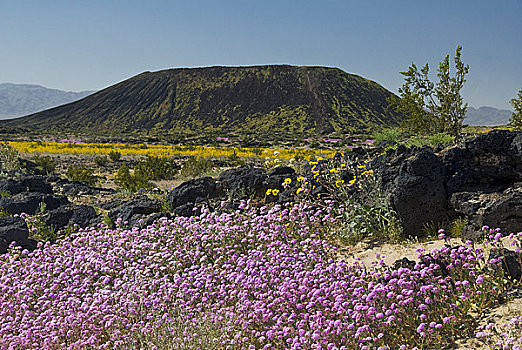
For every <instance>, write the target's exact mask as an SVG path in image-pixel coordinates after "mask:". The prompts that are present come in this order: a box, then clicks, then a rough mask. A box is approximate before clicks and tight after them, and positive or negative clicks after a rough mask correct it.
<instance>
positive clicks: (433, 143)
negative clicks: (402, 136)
mask: <svg viewBox="0 0 522 350" xmlns="http://www.w3.org/2000/svg"><path fill="white" fill-rule="evenodd" d="M454 143H455V136H452V135H448V134H446V133H437V134H433V135H430V136H421V135H416V136H414V137H412V138H410V139H409V140H408V141H407V142H406V143H405V145H406V146H407V147H411V146H416V147H424V146H430V147H437V146H442V147H446V146H450V145H452V144H454Z"/></svg>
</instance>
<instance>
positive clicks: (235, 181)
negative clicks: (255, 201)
mask: <svg viewBox="0 0 522 350" xmlns="http://www.w3.org/2000/svg"><path fill="white" fill-rule="evenodd" d="M266 178H267V174H266V169H263V168H250V167H241V168H237V169H230V170H225V171H224V172H222V173H221V174H220V175H219V177H218V179H217V180H218V182H219V183H220V184H221V186H222V188H223V190H225V191H227V192H228V193H230V195H231V196H232V197H233V198H240V197H252V196H253V197H258V198H259V197H262V196H263V195H264V193H265V191H266V189H265V190H264V188H265V186H263V181H265V180H266Z"/></svg>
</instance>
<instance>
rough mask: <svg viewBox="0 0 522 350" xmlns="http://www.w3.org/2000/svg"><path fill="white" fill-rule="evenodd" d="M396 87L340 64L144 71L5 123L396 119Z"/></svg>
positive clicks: (289, 126) (184, 125)
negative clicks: (390, 100)
mask: <svg viewBox="0 0 522 350" xmlns="http://www.w3.org/2000/svg"><path fill="white" fill-rule="evenodd" d="M390 95H391V92H389V91H388V90H386V89H385V88H383V87H382V86H381V85H379V84H377V83H375V82H373V81H370V80H367V79H364V78H362V77H360V76H357V75H353V74H348V73H345V72H343V71H342V70H340V69H337V68H326V67H295V66H255V67H208V68H181V69H169V70H163V71H159V72H152V73H151V72H145V73H142V74H139V75H137V76H135V77H132V78H130V79H128V80H125V81H123V82H120V83H118V84H116V85H113V86H111V87H108V88H106V89H104V90H102V91H99V92H97V93H95V94H93V95H91V96H88V97H86V98H84V99H82V100H80V101H77V102H73V103H70V104H67V105H63V106H59V107H56V108H53V109H49V110H46V111H43V112H39V113H35V114H32V115H30V116H26V117H22V118H17V119H13V120H9V121H1V122H0V127H2V128H4V129H9V128H23V129H29V130H31V129H37V130H52V129H55V130H64V129H75V130H80V131H89V132H130V131H145V130H152V131H157V132H168V133H171V132H183V131H192V132H202V131H212V130H213V131H218V132H230V131H233V132H252V131H255V132H260V133H270V132H276V131H285V132H293V133H305V132H310V131H313V130H315V132H320V133H326V132H332V131H356V130H358V131H360V130H368V129H370V128H372V127H373V126H375V125H395V124H397V123H398V122H399V120H400V118H399V115H398V114H397V113H395V112H393V111H391V110H388V109H387V105H388V104H387V102H386V98H387V97H388V96H390Z"/></svg>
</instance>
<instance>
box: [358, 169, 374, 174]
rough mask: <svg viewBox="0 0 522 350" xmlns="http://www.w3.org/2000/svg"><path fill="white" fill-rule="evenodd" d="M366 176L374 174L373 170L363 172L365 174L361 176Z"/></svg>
mask: <svg viewBox="0 0 522 350" xmlns="http://www.w3.org/2000/svg"><path fill="white" fill-rule="evenodd" d="M366 174H373V170H366V171H363V173H362V174H361V175H366Z"/></svg>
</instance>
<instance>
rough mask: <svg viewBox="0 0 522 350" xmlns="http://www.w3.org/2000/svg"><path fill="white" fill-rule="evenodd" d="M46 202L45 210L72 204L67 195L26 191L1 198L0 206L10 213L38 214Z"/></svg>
mask: <svg viewBox="0 0 522 350" xmlns="http://www.w3.org/2000/svg"><path fill="white" fill-rule="evenodd" d="M41 203H44V204H45V210H53V209H56V208H58V207H60V206H62V205H67V204H70V203H69V200H68V199H67V197H65V196H54V195H49V194H44V193H39V192H24V193H18V194H15V195H14V196H9V197H4V198H0V208H2V209H3V210H5V211H6V212H8V213H10V214H21V213H26V214H31V215H34V214H36V213H37V212H38V211H39V210H40V208H41V206H42V204H41Z"/></svg>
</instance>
